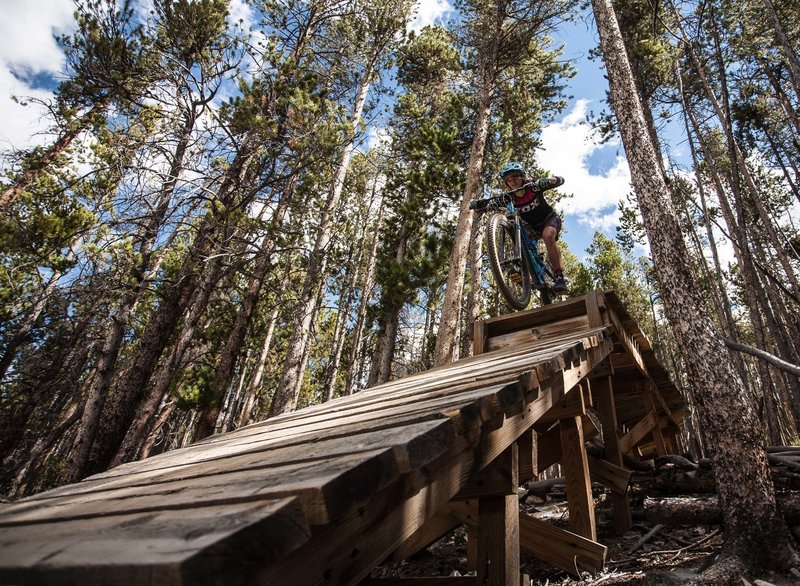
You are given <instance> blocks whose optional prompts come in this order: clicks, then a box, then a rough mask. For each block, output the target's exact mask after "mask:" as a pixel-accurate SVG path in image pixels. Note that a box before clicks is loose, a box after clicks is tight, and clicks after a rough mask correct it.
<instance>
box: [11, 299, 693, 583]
mask: <svg viewBox="0 0 800 586" xmlns="http://www.w3.org/2000/svg"><path fill="white" fill-rule="evenodd" d="M475 334H476V336H475V350H476V356H474V357H472V358H467V359H464V360H460V361H458V362H456V363H454V364H451V365H448V366H446V367H442V368H437V369H433V370H431V371H428V372H425V373H420V374H417V375H414V376H410V377H407V378H405V379H402V380H398V381H393V382H391V383H387V384H385V385H381V386H379V387H375V388H373V389H369V390H367V391H364V392H361V393H358V394H357V395H352V396H349V397H343V398H340V399H336V400H333V401H330V402H328V403H325V404H323V405H317V406H314V407H309V408H306V409H303V410H300V411H297V412H294V413H291V414H287V415H283V416H280V417H276V418H273V419H270V420H267V421H264V422H262V423H258V424H255V425H251V426H248V427H245V428H242V429H239V430H237V431H235V432H232V433H227V434H222V435H217V436H213V437H211V438H208V439H207V440H205V441H202V442H199V443H196V444H193V445H191V446H189V447H187V448H184V449H180V450H175V451H173V452H168V453H165V454H162V455H159V456H155V457H152V458H149V459H147V460H143V461H140V462H132V463H129V464H125V465H123V466H119V467H117V468H114V469H112V470H109V471H107V472H105V473H102V474H98V475H95V476H93V477H91V478H88V479H86V480H84V481H82V482H80V483H77V484H72V485H68V486H63V487H60V488H58V489H55V490H51V491H48V492H45V493H42V494H39V495H36V496H34V497H30V498H28V499H25V500H22V501H19V502H16V503H13V504H8V505H3V506H2V507H1V508H0V584H48V585H50V584H192V585H193V584H225V585H229V584H275V585H284V584H285V585H306V584H358V583H362V581H363V583H367V582H368V583H384V582H382V581H379V580H369V579H368V576H369V574H370V572H371V570H372V569H373V568H375V567H376V566H377V565H378V564H380V563H381V562H382V561H384V560H386V559H387V558H390V557H391V558H394V559H402V558H403V557H405V556H408V555H410V554H412V553H414V552H415V551H417V550H419V549H421V548H423V547H425V546H427V545H428V544H429V543H431V542H432V541H434V540H435V539H437V538H438V537H440V536H441V535H443V534H445V533H446V532H447V531H449V530H450V529H452V528H453V527H455V526H458V525H460V524H467V526H468V528H469V535H470V543H469V551H470V560H471V563H472V564H473V566H474V567H475V569H476V572H477V578H475V577H472V578H458V579H456V578H454V579H443V578H437V579H435V581H430V582H427V583H430V584H434V583H435V584H444V583H453V584H490V585H507V584H517V583H518V582H519V550H520V547H521V548H522V549H523V550H525V551H527V552H529V553H533V554H535V555H539V556H540V557H543V558H544V559H547V560H549V561H551V562H552V563H554V564H556V565H558V566H559V567H563V568H564V569H567V570H571V571H573V572H574V571H576V569H577V570H589V571H597V570H599V569H600V568H601V567H602V564H603V562H604V559H605V547H603V546H602V545H601V544H598V543H596V536H595V532H594V507H593V503H592V498H591V490H590V482H591V480H590V478H591V479H594V480H597V481H599V482H603V483H604V484H606V485H608V486H610V487H611V488H612V490H614V491H615V493H614V494H615V495H616V496H615V501H614V506H615V514H616V515H617V518H618V526H619V527H620V529H624V528H625V525H626V523H628V524H629V523H630V510H629V508H628V505H627V500H626V497H625V493H626V490H627V480H626V479H629V477H630V473H629V472H628V471H627V470H625V469H624V467H623V466H622V454H623V452H628V453H630V454H633V455H636V454H638V453H639V452H640V450H641V449H642V446H644V448H645V449H655V450H657V451H659V452H661V451H668V450H671V449H675V448H676V447H677V439H676V437H677V436H676V432H677V426H678V424H679V423H680V420H681V414H682V407H681V402H680V397H679V396H678V394H677V391H676V390H675V388H674V387H673V386H672V384H671V383H670V382H669V379H668V378H667V377H666V374H665V372H664V370H663V368H661V367H660V365H658V363H657V362H656V361H655V358H654V357H653V354H652V350H651V348H650V346H649V343H647V341H646V339H645V338H644V337H643V336H642V335H641V332H640V331H639V329H638V327H637V326H636V324H634V323H633V322H632V321H631V320H630V318H629V316H628V315H627V313H626V312H625V310H624V308H623V307H622V306H621V305H620V304H619V301H618V300H617V298H616V295H615V294H614V293H613V292H607V293H600V292H597V293H593V294H591V295H588V296H586V297H583V298H579V299H575V300H570V301H567V302H564V303H561V304H558V305H554V306H550V307H547V308H543V309H537V310H532V311H528V312H521V313H517V314H513V315H510V316H505V317H502V318H496V319H491V320H487V321H485V322H480V323H479V324H477V326H476V329H475ZM618 383H619V390H618V389H617V385H618ZM600 433H602V437H603V439H604V440H605V449H606V453H605V458H604V459H603V458H590V457H589V456H587V454H586V451H585V449H584V442H585V440H586V439H587V438H588V437H591V436H593V435H597V434H600ZM553 462H561V463H562V466H563V468H564V471H565V474H566V477H567V495H568V500H569V509H570V511H569V513H570V529H571V531H564V530H562V529H557V528H555V527H551V526H549V525H547V524H545V523H542V522H541V521H538V520H536V519H533V518H532V517H529V516H528V515H524V514H523V515H520V514H519V508H518V499H517V496H516V489H517V487H518V486H519V484H520V483H521V482H524V481H526V480H528V479H530V478H532V477H534V476H535V474H536V473H537V471H538V470H539V469H541V468H543V467H544V466H545V464H547V465H549V464H550V463H553ZM432 580H433V579H432ZM392 583H403V581H400V582H397V581H394V582H392ZM409 583H411V582H409ZM413 583H415V584H423V583H425V582H420V581H415V582H413Z"/></svg>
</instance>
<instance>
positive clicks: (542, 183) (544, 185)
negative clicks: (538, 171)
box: [535, 175, 564, 191]
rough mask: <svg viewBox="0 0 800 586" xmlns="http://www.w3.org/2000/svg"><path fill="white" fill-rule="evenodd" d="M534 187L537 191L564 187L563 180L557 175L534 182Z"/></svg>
mask: <svg viewBox="0 0 800 586" xmlns="http://www.w3.org/2000/svg"><path fill="white" fill-rule="evenodd" d="M535 185H536V189H537V190H538V191H547V190H548V189H554V188H556V187H560V186H562V185H564V178H563V177H559V176H558V175H553V176H551V177H542V178H541V179H537V180H536V181H535Z"/></svg>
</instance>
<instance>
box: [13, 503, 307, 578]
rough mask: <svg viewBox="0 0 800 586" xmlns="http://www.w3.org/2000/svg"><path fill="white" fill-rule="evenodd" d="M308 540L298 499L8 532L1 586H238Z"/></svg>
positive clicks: (42, 525)
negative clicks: (218, 584) (220, 581)
mask: <svg viewBox="0 0 800 586" xmlns="http://www.w3.org/2000/svg"><path fill="white" fill-rule="evenodd" d="M309 538H310V529H309V527H308V525H307V524H306V522H305V519H304V518H303V515H302V511H301V509H300V506H299V504H298V503H297V502H296V500H295V499H291V498H288V499H278V500H262V501H258V502H252V503H239V504H235V505H226V506H218V507H197V508H188V509H183V510H180V511H160V512H157V513H144V514H143V513H131V514H125V515H118V516H114V517H99V518H93V519H82V520H80V521H64V522H58V523H43V524H35V525H27V526H23V527H13V528H10V529H9V528H6V529H0V583H3V584H92V585H105V584H108V585H111V584H114V585H116V584H201V583H210V582H214V581H216V580H217V577H221V576H224V581H225V582H226V583H229V584H237V583H243V582H244V579H245V578H247V577H248V575H249V574H250V571H251V570H252V569H253V568H255V567H263V565H265V564H268V563H271V562H272V561H274V560H276V559H280V558H282V557H284V556H286V555H288V554H290V553H291V552H292V551H295V550H297V549H298V548H299V547H300V546H302V545H303V544H304V543H306V542H307V541H308V540H309ZM212 577H213V578H212Z"/></svg>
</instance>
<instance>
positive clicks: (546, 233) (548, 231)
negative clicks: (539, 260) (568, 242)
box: [542, 226, 564, 276]
mask: <svg viewBox="0 0 800 586" xmlns="http://www.w3.org/2000/svg"><path fill="white" fill-rule="evenodd" d="M557 238H558V231H557V230H556V229H555V228H554V227H553V226H545V227H544V230H542V240H544V244H545V246H546V247H547V258H548V259H550V266H551V267H552V268H553V274H555V275H556V276H559V275H562V274H563V272H564V271H563V269H562V267H561V249H560V248H559V247H558V244H556V239H557Z"/></svg>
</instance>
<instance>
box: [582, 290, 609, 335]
mask: <svg viewBox="0 0 800 586" xmlns="http://www.w3.org/2000/svg"><path fill="white" fill-rule="evenodd" d="M584 299H585V300H586V315H587V317H588V318H589V327H590V328H597V327H600V326H604V325H606V324H607V323H608V317H607V316H606V315H605V312H606V303H605V297H604V296H603V294H602V293H601V292H600V291H592V292H591V293H589V294H588V295H586V296H585V297H584Z"/></svg>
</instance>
